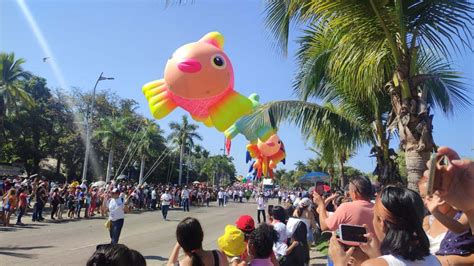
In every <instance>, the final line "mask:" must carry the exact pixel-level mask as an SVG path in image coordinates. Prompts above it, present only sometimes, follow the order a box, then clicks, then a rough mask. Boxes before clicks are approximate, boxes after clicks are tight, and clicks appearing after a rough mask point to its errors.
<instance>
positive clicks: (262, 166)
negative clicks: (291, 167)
mask: <svg viewBox="0 0 474 266" xmlns="http://www.w3.org/2000/svg"><path fill="white" fill-rule="evenodd" d="M285 157H286V154H285V146H284V145H283V142H282V141H281V140H280V138H279V137H278V136H277V135H276V134H274V135H272V136H271V137H269V138H268V139H267V141H261V140H260V139H259V140H258V141H257V143H256V144H252V143H251V144H248V145H247V163H248V162H249V161H250V160H252V158H253V159H255V162H254V163H253V164H252V167H253V169H254V170H255V172H256V177H257V178H260V177H262V176H264V177H270V178H273V169H275V168H276V166H277V164H278V163H279V162H282V163H283V164H285Z"/></svg>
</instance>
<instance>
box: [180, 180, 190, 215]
mask: <svg viewBox="0 0 474 266" xmlns="http://www.w3.org/2000/svg"><path fill="white" fill-rule="evenodd" d="M181 199H182V202H183V211H188V212H189V190H188V186H184V189H183V190H182V191H181Z"/></svg>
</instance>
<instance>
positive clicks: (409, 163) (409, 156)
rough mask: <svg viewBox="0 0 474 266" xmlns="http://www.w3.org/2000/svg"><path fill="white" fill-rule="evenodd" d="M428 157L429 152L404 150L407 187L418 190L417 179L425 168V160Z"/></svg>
mask: <svg viewBox="0 0 474 266" xmlns="http://www.w3.org/2000/svg"><path fill="white" fill-rule="evenodd" d="M429 158H430V153H429V152H416V151H407V152H405V161H406V168H407V175H408V177H407V178H408V188H410V189H413V190H415V191H418V185H417V183H418V180H419V179H420V177H421V176H422V175H423V172H424V171H425V170H426V162H427V161H428V160H429Z"/></svg>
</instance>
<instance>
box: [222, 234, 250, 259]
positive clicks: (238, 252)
mask: <svg viewBox="0 0 474 266" xmlns="http://www.w3.org/2000/svg"><path fill="white" fill-rule="evenodd" d="M217 246H218V247H219V249H220V250H221V251H222V252H224V254H225V255H226V256H227V257H229V258H230V262H231V263H232V262H234V261H236V260H237V261H239V260H240V259H241V256H242V254H243V253H244V252H245V251H247V248H246V246H247V243H246V242H245V235H244V233H243V232H242V231H241V230H240V229H239V228H237V227H236V226H235V225H227V226H226V227H225V232H224V235H222V236H221V237H219V238H218V239H217Z"/></svg>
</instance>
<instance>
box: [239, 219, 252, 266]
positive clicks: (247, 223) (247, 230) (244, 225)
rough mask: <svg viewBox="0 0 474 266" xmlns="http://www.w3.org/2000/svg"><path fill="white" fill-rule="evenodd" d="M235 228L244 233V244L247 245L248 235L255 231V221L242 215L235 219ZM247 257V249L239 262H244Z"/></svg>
mask: <svg viewBox="0 0 474 266" xmlns="http://www.w3.org/2000/svg"><path fill="white" fill-rule="evenodd" d="M235 226H237V228H239V229H240V231H242V233H244V239H245V243H248V240H249V237H250V234H251V233H252V232H253V231H254V230H255V221H254V220H253V218H252V216H250V215H242V216H240V217H239V219H237V221H236V222H235ZM247 257H248V250H247V247H246V249H245V252H243V253H242V256H241V260H243V261H246V260H247Z"/></svg>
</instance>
